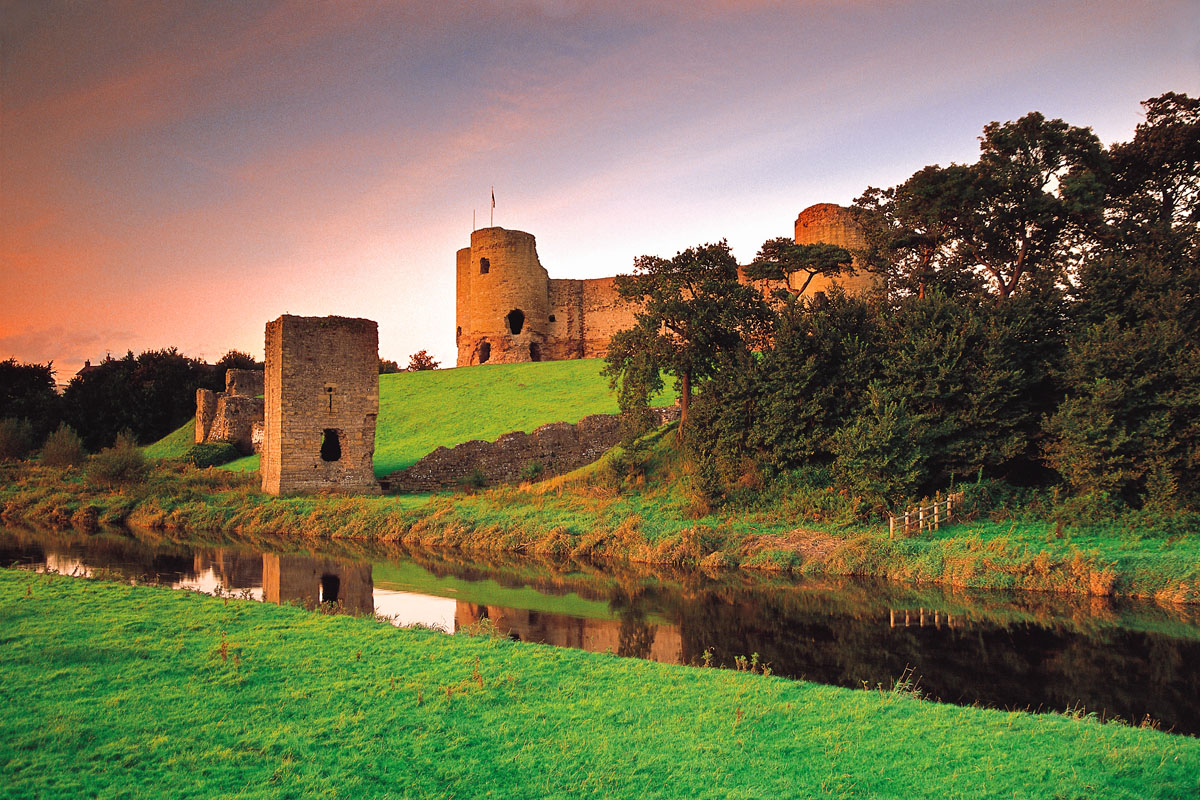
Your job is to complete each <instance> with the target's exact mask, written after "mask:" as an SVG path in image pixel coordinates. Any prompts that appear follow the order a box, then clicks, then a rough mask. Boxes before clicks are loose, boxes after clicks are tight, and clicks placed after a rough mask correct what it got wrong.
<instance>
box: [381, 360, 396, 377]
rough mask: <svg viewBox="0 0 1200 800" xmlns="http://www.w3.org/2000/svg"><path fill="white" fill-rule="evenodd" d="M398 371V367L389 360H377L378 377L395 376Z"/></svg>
mask: <svg viewBox="0 0 1200 800" xmlns="http://www.w3.org/2000/svg"><path fill="white" fill-rule="evenodd" d="M399 371H400V365H399V364H397V363H396V362H395V361H392V360H391V359H385V358H381V359H379V374H380V375H395V374H396V373H397V372H399Z"/></svg>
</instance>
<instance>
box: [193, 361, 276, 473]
mask: <svg viewBox="0 0 1200 800" xmlns="http://www.w3.org/2000/svg"><path fill="white" fill-rule="evenodd" d="M262 393H263V372H262V370H256V369H231V370H228V371H226V373H225V391H223V392H212V391H209V390H208V389H197V390H196V436H195V441H196V443H197V444H200V443H201V442H228V443H230V444H233V445H236V446H237V448H238V450H239V451H241V453H242V454H243V455H249V454H250V453H252V452H258V451H257V449H256V448H255V447H254V436H253V428H254V424H255V423H256V422H261V421H262V419H263V399H262V396H261V395H262Z"/></svg>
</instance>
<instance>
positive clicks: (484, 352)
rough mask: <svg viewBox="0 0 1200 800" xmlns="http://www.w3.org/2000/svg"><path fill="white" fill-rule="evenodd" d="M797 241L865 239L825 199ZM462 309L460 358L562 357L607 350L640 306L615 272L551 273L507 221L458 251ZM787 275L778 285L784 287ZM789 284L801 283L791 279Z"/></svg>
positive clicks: (846, 214) (856, 281)
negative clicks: (623, 293) (628, 298)
mask: <svg viewBox="0 0 1200 800" xmlns="http://www.w3.org/2000/svg"><path fill="white" fill-rule="evenodd" d="M794 230H795V232H794V236H795V241H796V243H797V244H815V243H817V242H825V243H827V244H835V245H839V246H841V247H845V248H847V249H850V250H853V249H857V248H861V247H863V245H864V241H863V236H862V232H861V231H860V230H859V229H858V227H857V225H856V224H855V222H854V219H853V217H852V216H851V214H850V211H849V209H846V208H843V207H841V206H838V205H834V204H832V203H819V204H817V205H814V206H810V207H808V208H806V209H804V210H803V211H801V212H800V215H799V216H798V217H796V224H795V229H794ZM456 277H457V287H456V289H457V290H456V293H455V298H456V302H455V316H456V318H457V321H456V323H457V329H456V331H455V343H456V345H457V347H458V361H457V365H458V366H460V367H466V366H471V365H474V364H511V363H514V362H519V361H561V360H563V359H570V358H597V357H601V356H603V355H604V353H605V351H606V350H607V348H608V341H609V339H611V338H612V336H613V334H615V333H616V332H617V331H620V330H623V329H625V328H630V327H633V324H634V314H635V313H636V311H637V309H636V307H634V306H633V305H631V304H629V303H624V302H622V301H621V299H620V298H619V297H618V296H617V290H616V282H615V279H614V278H592V279H585V280H580V279H564V278H551V277H550V274H549V273H548V272H547V271H546V268H545V267H543V266H542V264H541V262H540V261H539V260H538V255H537V246H536V243H535V241H534V237H533V235H532V234H529V233H525V232H523V231H510V230H505V229H504V228H481V229H479V230H476V231H473V232H472V233H471V246H470V247H464V248H463V249H461V250H459V251H458V254H457V265H456ZM875 280H876V278H875V277H874V276H873V275H869V274H866V273H863V272H857V273H855V274H853V275H843V276H839V277H837V278H832V279H831V278H827V277H825V276H823V275H818V276H816V277H815V278H814V279H813V280H812V283H811V284H810V285H809V287H808V289H807V290H806V291H805V294H806V295H813V294H816V293H817V292H823V291H826V290H828V289H829V288H830V286H831V285H832V284H833V283H837V284H839V285H841V286H842V287H843V288H845V289H846V290H847V291H849V292H862V291H865V290H867V289H869V288H870V287H871V286H873V285H874V282H875ZM781 286H782V281H780V282H778V283H776V284H775V285H774V286H770V287H767V288H768V289H770V288H776V287H781ZM788 288H791V289H793V290H794V289H796V288H798V287H797V286H795V285H791V282H790V281H789V286H788Z"/></svg>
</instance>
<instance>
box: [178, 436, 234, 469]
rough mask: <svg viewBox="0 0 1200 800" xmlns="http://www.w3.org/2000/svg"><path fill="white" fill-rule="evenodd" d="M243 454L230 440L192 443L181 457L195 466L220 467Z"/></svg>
mask: <svg viewBox="0 0 1200 800" xmlns="http://www.w3.org/2000/svg"><path fill="white" fill-rule="evenodd" d="M241 456H242V454H241V452H239V451H238V449H237V447H235V446H234V445H232V444H230V443H229V442H205V443H202V444H194V445H192V446H191V447H189V448H188V449H187V451H186V452H185V453H184V454H183V455H182V456H180V458H181V459H182V460H183V461H185V462H187V463H188V464H191V465H192V466H193V467H219V466H220V465H222V464H228V463H229V462H230V461H233V460H234V459H237V458H241Z"/></svg>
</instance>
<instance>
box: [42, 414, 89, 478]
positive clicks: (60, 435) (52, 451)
mask: <svg viewBox="0 0 1200 800" xmlns="http://www.w3.org/2000/svg"><path fill="white" fill-rule="evenodd" d="M86 457H87V453H86V452H85V451H84V449H83V440H82V439H80V438H79V434H77V433H75V430H74V429H73V428H71V426H70V425H68V424H67V423H65V422H64V423H62V424H61V425H59V426H58V430H56V431H55V432H54V433H52V434H50V435H49V436H47V437H46V443H45V444H44V445H42V463H43V464H47V465H49V466H51V467H72V466H75V465H76V464H82V463H83V460H84V458H86Z"/></svg>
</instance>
